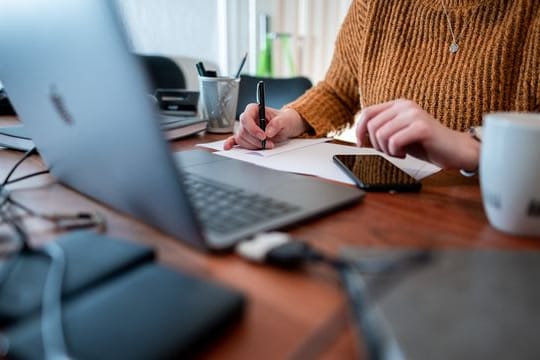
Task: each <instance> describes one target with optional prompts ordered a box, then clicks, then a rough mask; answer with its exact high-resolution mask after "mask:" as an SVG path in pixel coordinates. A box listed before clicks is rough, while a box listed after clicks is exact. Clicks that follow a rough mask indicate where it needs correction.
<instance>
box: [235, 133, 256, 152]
mask: <svg viewBox="0 0 540 360" xmlns="http://www.w3.org/2000/svg"><path fill="white" fill-rule="evenodd" d="M235 138H236V143H237V144H238V145H240V146H242V147H244V148H246V149H260V148H261V147H262V143H261V141H262V140H260V139H258V138H256V137H255V136H253V135H251V134H250V133H248V132H247V131H246V130H245V129H240V131H239V133H238V134H236V137H235Z"/></svg>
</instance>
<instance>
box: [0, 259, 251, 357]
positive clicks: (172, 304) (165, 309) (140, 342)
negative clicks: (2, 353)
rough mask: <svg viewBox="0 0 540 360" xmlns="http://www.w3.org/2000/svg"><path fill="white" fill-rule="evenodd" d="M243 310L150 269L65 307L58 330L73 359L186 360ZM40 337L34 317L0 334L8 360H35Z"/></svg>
mask: <svg viewBox="0 0 540 360" xmlns="http://www.w3.org/2000/svg"><path fill="white" fill-rule="evenodd" d="M243 307H244V297H243V296H242V295H241V294H240V293H239V292H237V291H235V290H232V289H229V288H225V287H223V286H220V285H217V284H214V283H211V282H208V281H205V280H201V279H198V278H195V277H192V276H189V275H185V274H180V273H177V272H175V271H172V270H169V269H166V268H164V267H161V266H157V265H154V264H152V263H149V264H147V265H144V266H140V267H138V268H137V269H135V270H133V271H130V272H128V273H126V274H125V275H124V276H120V277H117V278H115V279H113V280H111V281H108V282H106V283H104V284H102V285H101V286H97V287H94V288H92V289H90V290H88V291H87V292H85V293H84V295H83V296H78V297H76V298H73V299H71V300H69V301H67V302H66V303H64V305H63V308H62V316H63V324H64V329H63V330H64V334H65V342H66V347H67V351H68V355H69V357H70V358H73V359H81V360H84V359H103V360H106V359H115V360H116V359H130V360H136V359H167V358H186V357H188V358H190V357H192V356H194V355H197V354H199V353H200V352H201V351H203V350H205V349H207V347H208V345H209V344H211V341H213V340H215V338H216V337H217V336H219V335H224V334H225V333H226V331H227V330H228V328H229V326H230V325H232V324H233V323H234V321H235V320H238V319H239V316H240V315H241V314H242V309H243ZM40 331H41V321H40V318H39V317H37V316H36V317H33V318H30V319H27V320H25V321H24V322H22V323H18V324H17V325H15V326H13V327H11V328H9V329H7V331H4V332H3V335H4V342H3V343H4V344H6V343H7V344H9V352H8V357H9V358H13V359H42V358H43V357H44V347H43V346H44V345H43V343H42V339H41V336H40ZM0 345H1V344H0Z"/></svg>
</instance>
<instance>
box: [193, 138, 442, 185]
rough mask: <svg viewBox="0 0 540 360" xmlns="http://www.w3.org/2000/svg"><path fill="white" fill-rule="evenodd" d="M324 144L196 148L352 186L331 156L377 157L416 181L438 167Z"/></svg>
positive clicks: (311, 141)
mask: <svg viewBox="0 0 540 360" xmlns="http://www.w3.org/2000/svg"><path fill="white" fill-rule="evenodd" d="M328 140H329V139H292V140H290V141H288V142H287V143H286V144H282V145H281V146H278V147H276V149H272V150H258V151H253V150H246V149H242V148H234V149H232V150H228V151H224V150H222V149H223V141H217V142H213V143H206V144H199V145H198V146H202V147H208V148H211V149H215V150H221V151H217V152H215V154H217V155H221V156H225V157H229V158H233V159H237V160H242V161H246V162H250V163H252V164H256V165H260V166H264V167H268V168H271V169H275V170H280V171H287V172H294V173H300V174H307V175H314V176H318V177H322V178H325V179H330V180H335V181H340V182H343V183H347V184H353V182H352V181H351V180H350V179H349V177H348V176H347V175H345V173H344V172H343V171H342V170H341V169H339V167H338V166H337V165H336V164H335V163H334V161H333V160H332V156H334V155H336V154H350V155H355V154H360V155H361V154H367V155H369V154H379V155H381V156H384V157H385V158H386V159H388V160H389V161H390V162H392V163H393V164H394V165H396V166H398V167H399V168H400V169H402V170H403V171H405V172H406V173H407V174H409V175H411V176H413V177H414V178H415V179H417V180H420V179H422V178H424V177H426V176H429V175H432V174H434V173H436V172H437V171H439V170H440V168H439V167H437V166H435V165H433V164H430V163H428V162H425V161H422V160H419V159H416V158H414V157H412V156H407V157H406V158H405V159H399V158H394V157H390V156H387V155H385V154H383V153H380V152H378V151H376V150H374V149H372V148H359V147H356V146H348V145H339V144H332V143H327V141H328Z"/></svg>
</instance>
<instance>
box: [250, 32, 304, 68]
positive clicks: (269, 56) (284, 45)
mask: <svg viewBox="0 0 540 360" xmlns="http://www.w3.org/2000/svg"><path fill="white" fill-rule="evenodd" d="M275 39H276V40H278V41H279V42H280V46H281V54H282V56H283V61H284V63H285V64H286V66H287V67H288V68H289V72H288V74H287V76H296V66H295V64H294V59H293V53H292V50H291V41H290V40H291V34H289V33H267V34H266V38H265V42H264V46H263V48H262V49H261V51H260V53H259V60H258V63H257V74H256V76H259V77H273V76H274V75H275V74H274V64H273V61H274V58H273V53H272V45H273V41H274V40H275ZM281 75H283V74H281Z"/></svg>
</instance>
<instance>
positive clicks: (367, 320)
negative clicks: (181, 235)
mask: <svg viewBox="0 0 540 360" xmlns="http://www.w3.org/2000/svg"><path fill="white" fill-rule="evenodd" d="M236 250H237V253H238V254H240V255H241V256H243V257H245V258H247V259H249V260H251V261H259V262H262V261H264V262H266V263H268V264H271V265H274V266H278V267H282V268H283V267H284V268H288V269H291V268H298V267H300V266H304V265H306V264H309V263H322V264H326V265H328V266H330V268H332V269H333V270H335V271H336V272H337V273H338V274H339V276H340V279H341V283H342V285H343V288H344V290H345V293H346V295H347V298H348V299H349V303H350V305H351V310H352V312H353V314H354V319H355V324H356V327H357V334H358V336H360V335H361V336H362V337H361V338H359V341H361V342H363V343H364V344H365V347H366V352H367V356H368V358H369V359H371V360H383V359H394V358H396V356H397V358H399V354H400V350H399V346H398V345H397V342H396V340H395V339H394V337H393V336H392V334H391V331H390V330H389V329H388V326H387V325H386V323H385V322H384V321H383V320H382V318H381V315H380V314H379V312H378V311H375V307H374V306H373V305H374V301H375V300H376V299H378V298H379V297H380V294H381V293H380V292H379V293H377V292H373V291H372V289H368V286H367V285H366V283H365V282H364V280H363V278H362V276H363V275H393V276H385V277H384V280H385V285H386V286H387V287H388V286H389V285H392V284H394V283H395V282H397V281H399V279H401V278H402V276H404V274H407V273H408V271H409V270H413V269H416V268H418V267H420V266H423V265H425V264H427V263H429V262H430V261H431V260H432V253H431V251H427V250H419V251H414V252H411V253H409V254H406V255H404V256H399V257H394V258H392V259H383V260H381V259H371V260H365V261H359V260H355V259H345V258H340V257H332V256H328V255H326V254H324V253H322V252H320V251H318V250H317V249H315V248H313V247H311V246H310V245H309V244H308V243H305V242H303V241H290V239H289V238H288V236H287V235H286V234H280V233H269V234H266V235H265V234H261V235H258V236H257V237H255V239H254V240H252V241H247V242H244V243H241V244H240V245H239V246H238V247H237V249H236ZM368 290H369V291H368Z"/></svg>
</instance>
